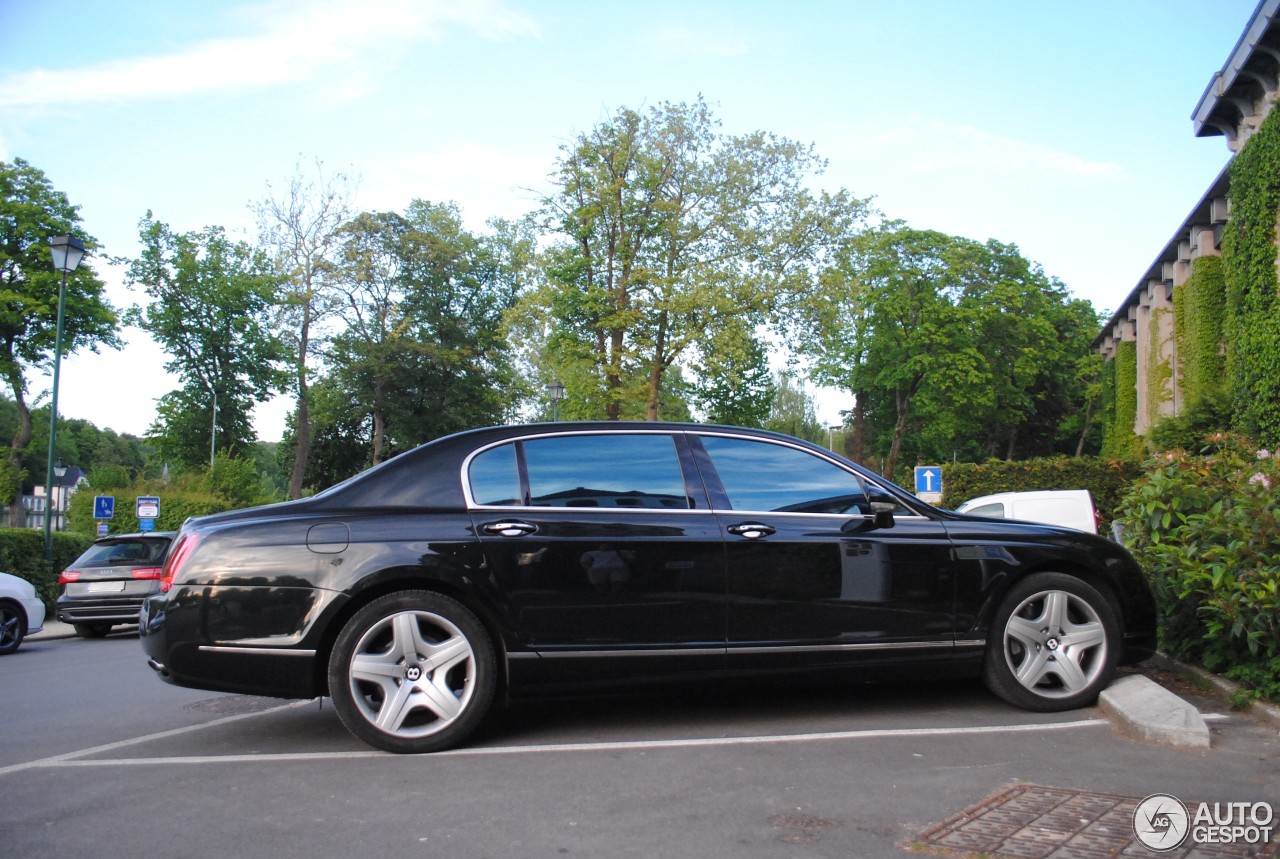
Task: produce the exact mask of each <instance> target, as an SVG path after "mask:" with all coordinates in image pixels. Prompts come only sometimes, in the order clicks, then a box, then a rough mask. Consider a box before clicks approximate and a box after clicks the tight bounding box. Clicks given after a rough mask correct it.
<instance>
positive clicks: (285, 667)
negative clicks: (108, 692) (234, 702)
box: [139, 595, 324, 698]
mask: <svg viewBox="0 0 1280 859" xmlns="http://www.w3.org/2000/svg"><path fill="white" fill-rule="evenodd" d="M169 597H170V595H160V596H153V597H149V598H148V599H147V600H146V601H145V602H144V603H143V604H142V609H141V612H140V615H139V633H140V635H141V643H142V649H143V651H144V652H145V653H146V654H147V656H148V659H147V664H148V665H149V666H151V668H152V669H153V670H154V671H156V673H158V674H159V675H160V677H161V679H163V680H165V681H166V682H168V683H172V684H174V685H175V686H185V687H188V688H191V689H208V690H211V691H214V692H234V693H239V694H242V695H265V696H270V697H274V698H315V697H317V696H318V695H321V694H323V693H324V690H323V688H322V686H323V684H322V683H321V682H320V681H319V680H318V679H317V678H318V676H319V675H318V672H317V668H316V664H317V658H318V657H317V654H316V651H315V650H314V649H310V648H306V647H302V646H283V645H274V644H258V643H245V642H244V641H243V640H238V641H237V640H228V639H217V638H214V637H212V636H210V635H209V634H208V631H207V627H203V628H202V618H201V615H202V611H201V608H200V606H201V605H202V601H199V600H197V601H196V602H194V603H186V604H183V603H182V602H181V601H179V604H178V605H177V606H176V607H175V606H174V605H173V604H172V602H171V600H170V598H169Z"/></svg>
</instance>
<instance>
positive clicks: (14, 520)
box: [6, 363, 49, 528]
mask: <svg viewBox="0 0 1280 859" xmlns="http://www.w3.org/2000/svg"><path fill="white" fill-rule="evenodd" d="M9 367H10V368H11V369H10V372H8V373H7V374H6V375H8V377H9V390H11V391H12V392H13V401H14V403H15V404H17V407H18V431H17V432H15V433H14V435H13V445H12V446H11V447H10V448H9V473H10V474H12V475H13V476H14V478H15V481H16V482H15V484H14V486H13V493H12V497H11V498H10V499H9V526H10V527H11V528H22V527H25V526H26V524H27V523H26V522H25V521H24V520H25V519H26V516H25V511H23V509H22V480H21V479H19V478H20V476H21V474H22V455H23V453H25V452H26V450H27V445H29V444H31V410H30V409H29V408H27V400H26V398H25V397H24V396H23V394H24V393H25V391H26V385H25V384H23V381H22V371H21V370H18V369H17V365H16V364H13V363H10V364H9ZM48 491H49V489H48V487H45V492H46V493H47V492H48Z"/></svg>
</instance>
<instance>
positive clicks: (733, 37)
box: [643, 27, 750, 59]
mask: <svg viewBox="0 0 1280 859" xmlns="http://www.w3.org/2000/svg"><path fill="white" fill-rule="evenodd" d="M643 44H644V45H645V47H647V48H648V49H649V50H651V51H654V52H655V53H658V54H660V55H662V56H668V57H680V58H697V57H704V58H705V57H710V58H715V59H723V58H727V57H742V56H746V55H747V53H748V52H749V50H750V48H749V46H748V45H747V40H746V39H744V38H743V37H742V36H739V35H737V34H735V33H729V32H723V33H721V32H712V31H710V30H691V29H689V28H687V27H668V28H666V29H663V30H658V31H656V32H654V33H650V34H649V35H648V36H646V37H644V39H643Z"/></svg>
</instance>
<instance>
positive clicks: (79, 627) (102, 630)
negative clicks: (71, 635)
mask: <svg viewBox="0 0 1280 859" xmlns="http://www.w3.org/2000/svg"><path fill="white" fill-rule="evenodd" d="M72 626H74V627H75V629H76V635H78V636H80V637H81V638H105V637H106V635H107V633H108V632H110V631H111V624H109V623H75V624H72Z"/></svg>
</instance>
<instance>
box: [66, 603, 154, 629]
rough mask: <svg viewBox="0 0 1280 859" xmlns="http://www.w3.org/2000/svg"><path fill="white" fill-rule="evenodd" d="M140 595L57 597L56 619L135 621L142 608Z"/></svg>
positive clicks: (84, 621) (79, 621) (80, 621)
mask: <svg viewBox="0 0 1280 859" xmlns="http://www.w3.org/2000/svg"><path fill="white" fill-rule="evenodd" d="M142 602H143V598H142V597H127V598H123V599H120V598H117V599H111V600H105V599H102V600H88V599H79V600H73V599H67V598H66V597H59V598H58V602H57V604H56V605H55V610H56V613H57V618H58V620H60V621H62V622H63V623H94V622H103V621H105V622H108V623H137V622H138V617H139V613H140V612H141V610H142Z"/></svg>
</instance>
